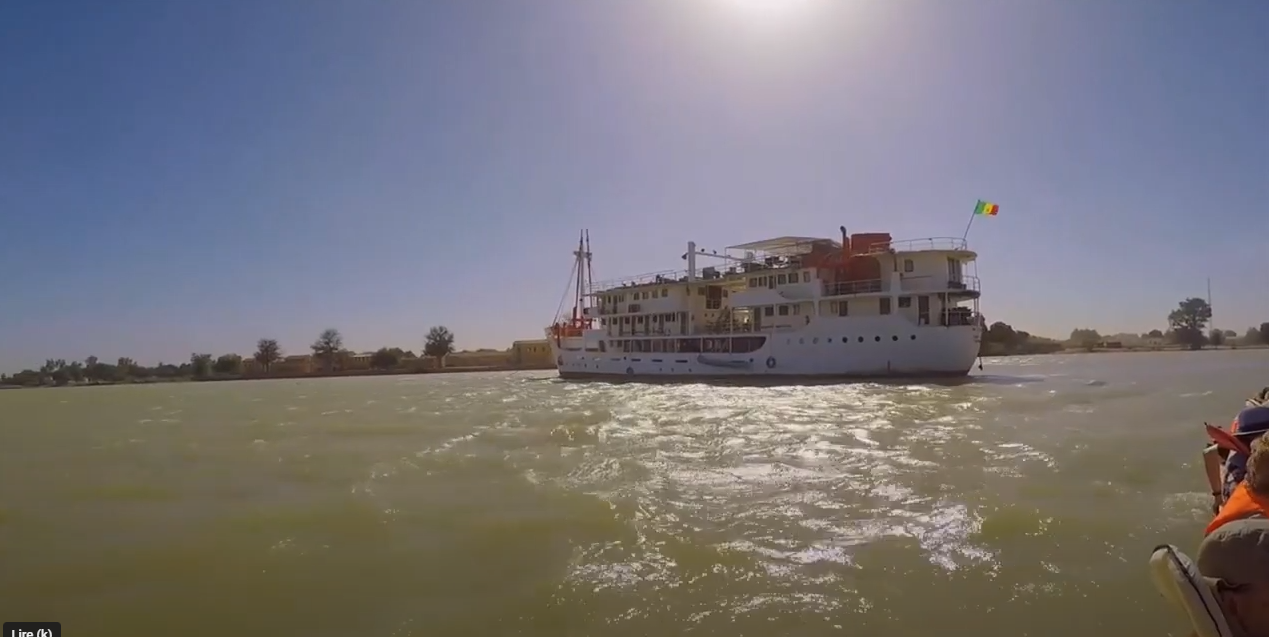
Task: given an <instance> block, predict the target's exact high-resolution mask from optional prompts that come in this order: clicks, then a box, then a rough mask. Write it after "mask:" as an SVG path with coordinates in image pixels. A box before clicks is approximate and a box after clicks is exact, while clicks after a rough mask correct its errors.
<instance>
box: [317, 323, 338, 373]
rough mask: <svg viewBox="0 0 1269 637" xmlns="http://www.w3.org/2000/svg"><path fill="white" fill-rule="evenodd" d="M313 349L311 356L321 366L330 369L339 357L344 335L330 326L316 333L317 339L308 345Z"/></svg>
mask: <svg viewBox="0 0 1269 637" xmlns="http://www.w3.org/2000/svg"><path fill="white" fill-rule="evenodd" d="M310 347H311V348H312V349H313V358H316V359H317V360H318V361H320V362H321V363H322V368H323V369H325V370H326V371H331V369H332V368H333V367H334V366H335V362H336V360H338V359H339V355H340V354H339V353H340V352H342V351H343V349H344V337H343V336H342V335H340V333H339V330H337V329H335V328H333V327H331V328H327V329H325V330H323V331H322V333H321V334H319V335H318V337H317V340H316V341H313V344H312V345H310Z"/></svg>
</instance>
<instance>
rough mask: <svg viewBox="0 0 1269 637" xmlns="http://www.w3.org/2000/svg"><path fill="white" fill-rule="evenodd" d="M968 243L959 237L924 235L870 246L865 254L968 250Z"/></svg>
mask: <svg viewBox="0 0 1269 637" xmlns="http://www.w3.org/2000/svg"><path fill="white" fill-rule="evenodd" d="M968 249H969V244H968V243H967V242H966V241H965V240H964V239H962V238H960V237H926V238H923V239H902V240H899V241H891V242H889V243H882V244H879V245H875V246H872V247H871V248H869V249H868V252H867V253H866V254H884V253H887V252H890V251H891V250H894V251H895V252H921V251H922V250H968Z"/></svg>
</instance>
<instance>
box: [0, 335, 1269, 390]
mask: <svg viewBox="0 0 1269 637" xmlns="http://www.w3.org/2000/svg"><path fill="white" fill-rule="evenodd" d="M1263 349H1269V344H1256V345H1221V346H1217V347H1203V348H1201V349H1196V350H1192V349H1189V348H1188V347H1178V346H1165V347H1122V348H1094V349H1085V348H1073V349H1059V350H1049V351H1035V352H1003V353H994V352H992V353H987V352H983V353H980V354H979V357H980V358H1007V357H1010V356H1055V355H1065V354H1140V353H1148V352H1224V351H1230V350H1263ZM555 369H556V368H555V366H554V365H483V366H462V367H445V368H442V369H387V370H382V369H357V370H346V371H338V372H310V373H303V372H294V373H278V374H216V375H212V376H208V377H206V378H194V377H192V376H175V377H166V378H161V377H150V378H129V379H126V380H119V381H93V382H81V383H67V384H65V385H50V384H42V385H0V391H3V390H6V389H46V388H51V389H63V388H71V387H111V386H116V385H155V384H162V383H213V382H229V381H256V380H304V379H310V378H358V377H364V376H408V375H415V374H475V373H479V372H520V371H554V370H555Z"/></svg>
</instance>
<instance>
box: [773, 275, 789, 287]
mask: <svg viewBox="0 0 1269 637" xmlns="http://www.w3.org/2000/svg"><path fill="white" fill-rule="evenodd" d="M788 282H789V276H788V275H787V274H780V275H777V276H776V285H784V284H785V283H788Z"/></svg>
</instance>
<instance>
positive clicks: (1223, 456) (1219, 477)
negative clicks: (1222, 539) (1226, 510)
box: [1203, 406, 1269, 514]
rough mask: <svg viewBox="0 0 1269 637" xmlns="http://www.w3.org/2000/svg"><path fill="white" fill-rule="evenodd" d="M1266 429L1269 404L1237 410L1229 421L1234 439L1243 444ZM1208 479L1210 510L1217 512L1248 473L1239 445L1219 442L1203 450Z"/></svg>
mask: <svg viewBox="0 0 1269 637" xmlns="http://www.w3.org/2000/svg"><path fill="white" fill-rule="evenodd" d="M1266 431H1269V407H1263V406H1258V407H1248V408H1246V409H1244V410H1242V411H1241V412H1239V413H1238V417H1236V418H1234V422H1233V423H1231V424H1230V433H1231V434H1232V437H1233V439H1234V440H1233V442H1236V443H1237V442H1240V443H1241V444H1240V445H1237V446H1239V447H1246V446H1247V445H1250V444H1251V443H1252V442H1254V441H1255V440H1257V439H1259V438H1260V437H1261V436H1262V435H1264V433H1265V432H1266ZM1203 456H1204V464H1205V467H1206V469H1207V480H1208V484H1209V486H1211V488H1212V513H1213V514H1215V513H1217V512H1218V511H1219V510H1220V508H1221V507H1222V506H1224V504H1225V502H1226V501H1228V500H1229V498H1230V497H1231V496H1232V495H1233V492H1234V490H1235V488H1237V487H1238V485H1239V484H1241V483H1242V482H1243V479H1244V476H1246V474H1247V455H1246V454H1245V452H1244V451H1241V450H1238V449H1229V448H1227V446H1222V445H1220V444H1216V445H1212V446H1210V447H1208V448H1207V450H1206V451H1204V453H1203Z"/></svg>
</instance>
